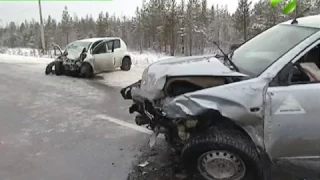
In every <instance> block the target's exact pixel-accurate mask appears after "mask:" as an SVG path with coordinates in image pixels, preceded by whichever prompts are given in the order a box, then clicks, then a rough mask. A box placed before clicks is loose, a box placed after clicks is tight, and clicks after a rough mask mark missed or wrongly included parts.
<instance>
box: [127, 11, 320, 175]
mask: <svg viewBox="0 0 320 180" xmlns="http://www.w3.org/2000/svg"><path fill="white" fill-rule="evenodd" d="M319 22H320V16H319V15H317V16H309V17H303V18H298V19H296V20H290V21H287V22H284V23H281V24H278V25H276V26H274V27H272V28H270V29H268V30H266V31H264V32H263V33H261V34H259V35H257V36H256V37H254V38H253V39H251V40H249V41H248V42H246V43H244V44H242V45H240V46H239V47H238V48H237V49H235V50H234V51H232V52H231V53H229V54H228V55H222V56H217V55H213V56H197V57H183V58H175V59H168V60H162V61H158V62H156V63H153V64H151V65H150V66H149V67H148V68H146V69H145V71H144V73H143V75H142V79H141V80H140V81H138V82H137V83H135V84H133V85H131V86H128V87H126V88H124V89H122V90H121V94H122V96H123V97H124V98H125V99H132V100H133V102H134V103H133V105H132V106H131V108H130V113H133V112H138V113H139V115H137V116H136V123H137V124H138V125H143V124H148V125H149V126H148V127H150V129H152V130H153V131H154V135H153V136H151V137H153V139H151V140H154V137H156V135H158V134H159V133H164V134H165V137H166V140H167V141H168V142H169V144H170V145H172V146H173V147H174V148H175V149H176V150H177V153H179V154H180V155H181V158H182V161H183V163H184V165H185V166H186V168H188V169H189V170H190V171H189V172H194V173H195V174H198V175H200V176H202V177H204V178H205V179H208V180H224V179H228V180H240V179H250V180H256V179H267V178H268V177H269V172H270V169H271V167H276V166H277V167H285V168H286V169H288V168H289V169H290V170H291V173H294V175H296V176H297V177H301V178H305V177H310V178H312V177H316V178H319V177H320V163H319V162H320V131H319V127H320V119H319V117H320V109H319V107H320V70H319V67H320V49H319V47H320V46H319V45H320V31H319V30H320V23H319ZM150 142H153V141H150Z"/></svg>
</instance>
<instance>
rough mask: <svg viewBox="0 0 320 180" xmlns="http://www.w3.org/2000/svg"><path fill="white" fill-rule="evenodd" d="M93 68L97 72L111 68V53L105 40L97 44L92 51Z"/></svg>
mask: <svg viewBox="0 0 320 180" xmlns="http://www.w3.org/2000/svg"><path fill="white" fill-rule="evenodd" d="M92 54H93V57H94V65H95V69H96V70H97V71H99V72H103V71H108V70H110V69H113V53H112V52H111V50H109V49H108V46H107V42H105V41H103V42H101V43H100V44H98V45H97V46H96V47H95V49H94V50H93V51H92Z"/></svg>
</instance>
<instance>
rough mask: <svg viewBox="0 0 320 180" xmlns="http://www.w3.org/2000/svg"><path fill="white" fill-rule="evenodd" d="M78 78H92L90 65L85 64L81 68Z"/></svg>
mask: <svg viewBox="0 0 320 180" xmlns="http://www.w3.org/2000/svg"><path fill="white" fill-rule="evenodd" d="M80 77H83V78H92V77H93V69H92V67H91V65H90V64H88V63H85V64H83V65H82V66H81V68H80Z"/></svg>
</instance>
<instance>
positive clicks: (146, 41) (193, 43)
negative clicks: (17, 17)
mask: <svg viewBox="0 0 320 180" xmlns="http://www.w3.org/2000/svg"><path fill="white" fill-rule="evenodd" d="M235 3H236V2H235ZM283 6H284V4H281V5H280V6H278V7H277V8H272V7H271V5H270V0H260V1H259V2H257V3H252V2H251V1H250V0H239V1H238V8H237V10H236V12H235V13H233V14H231V13H230V12H228V10H227V9H228V7H226V6H219V5H213V6H211V7H208V6H207V0H149V1H146V0H143V6H142V8H138V7H137V8H136V14H135V16H134V17H133V18H128V17H125V16H123V17H116V16H115V15H110V14H109V13H108V12H100V13H99V16H98V18H97V19H93V18H92V16H89V15H87V16H86V17H78V16H77V15H76V14H74V15H73V16H72V15H70V13H69V12H68V8H67V7H65V8H64V9H63V10H62V16H61V17H62V18H61V19H53V18H52V17H50V16H48V17H46V18H45V19H44V28H45V43H46V48H47V49H48V48H50V44H51V43H53V42H55V43H58V44H60V45H61V46H62V47H64V46H65V45H66V44H68V43H70V42H71V41H74V40H76V39H82V38H90V37H102V36H117V37H121V38H122V39H123V40H124V41H125V42H126V43H127V45H128V47H129V48H130V50H134V51H140V52H144V51H156V52H159V53H166V54H170V55H187V56H189V55H198V54H204V53H208V52H210V51H212V50H214V49H216V48H215V47H214V45H213V43H212V42H213V41H216V42H218V43H219V44H220V46H221V47H222V48H223V49H224V50H228V48H229V46H230V45H231V44H233V43H241V42H243V41H246V40H248V39H250V38H251V37H253V36H255V35H257V34H258V33H260V32H262V31H263V30H265V29H267V28H269V27H271V26H273V25H275V24H277V23H279V22H283V21H285V20H287V19H291V18H293V17H294V16H296V15H300V14H301V12H303V11H305V9H307V8H310V9H309V11H306V13H304V15H305V16H306V15H314V14H320V0H299V1H298V6H297V9H296V10H295V12H294V13H292V14H290V15H283V14H282V9H283ZM40 37H41V36H40V24H39V22H38V21H36V20H31V21H30V20H25V22H23V23H21V24H15V23H14V22H11V23H9V24H8V25H7V26H6V27H0V46H5V47H11V48H13V47H30V48H41V40H40Z"/></svg>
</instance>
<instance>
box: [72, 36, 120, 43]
mask: <svg viewBox="0 0 320 180" xmlns="http://www.w3.org/2000/svg"><path fill="white" fill-rule="evenodd" d="M113 39H120V38H119V37H98V38H87V39H81V40H78V42H96V41H100V40H113Z"/></svg>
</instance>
